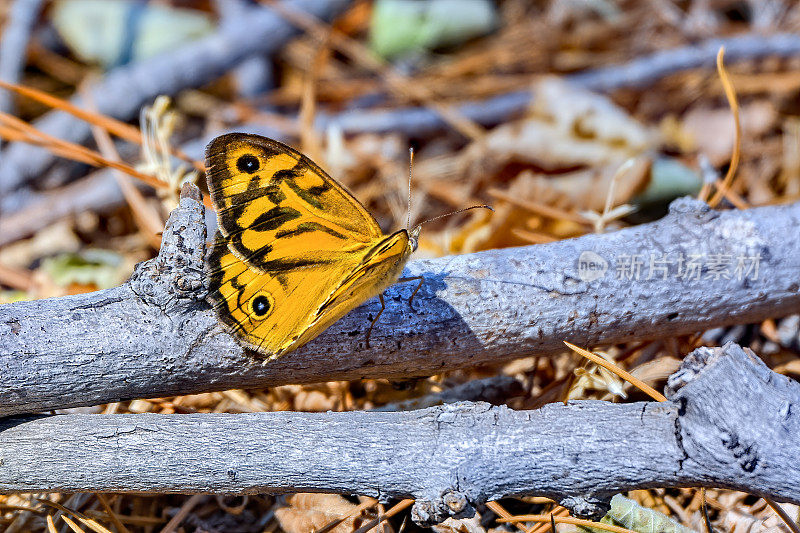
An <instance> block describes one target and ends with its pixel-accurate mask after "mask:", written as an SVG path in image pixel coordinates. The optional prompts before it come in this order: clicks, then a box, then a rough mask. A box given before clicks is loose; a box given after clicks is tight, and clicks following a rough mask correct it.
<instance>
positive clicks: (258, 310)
mask: <svg viewBox="0 0 800 533" xmlns="http://www.w3.org/2000/svg"><path fill="white" fill-rule="evenodd" d="M271 307H272V304H270V301H269V298H267V297H266V296H264V295H262V294H259V295H258V296H256V297H255V298H254V299H253V313H254V314H255V315H256V316H257V317H258V318H262V317H264V316H266V315H267V313H269V310H270V308H271Z"/></svg>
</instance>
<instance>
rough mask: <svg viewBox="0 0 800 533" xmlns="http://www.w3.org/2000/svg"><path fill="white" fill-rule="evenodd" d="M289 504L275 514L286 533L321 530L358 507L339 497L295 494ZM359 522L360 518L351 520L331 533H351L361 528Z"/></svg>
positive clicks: (287, 501) (354, 517)
mask: <svg viewBox="0 0 800 533" xmlns="http://www.w3.org/2000/svg"><path fill="white" fill-rule="evenodd" d="M286 503H287V504H288V505H287V506H286V507H281V508H280V509H277V510H276V511H275V517H276V518H277V519H278V522H279V523H280V525H281V528H282V529H283V530H284V531H286V532H287V533H308V532H309V531H315V530H318V529H322V528H323V527H324V526H326V525H327V524H328V523H329V522H332V521H333V520H338V519H340V518H343V517H345V516H347V515H349V514H350V513H351V512H353V510H354V509H355V508H356V507H357V505H356V504H354V503H351V502H349V501H347V500H346V499H344V498H343V497H341V496H339V495H336V494H305V493H301V494H294V495H292V496H289V497H288V498H286ZM359 521H360V520H359V519H358V517H357V516H351V517H349V518H347V519H345V520H343V521H342V523H341V524H339V525H337V526H336V527H335V528H333V529H332V530H330V531H331V532H332V533H349V532H351V531H353V530H354V529H356V528H357V527H358V524H357V522H359Z"/></svg>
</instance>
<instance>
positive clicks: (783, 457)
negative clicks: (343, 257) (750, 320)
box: [0, 344, 800, 523]
mask: <svg viewBox="0 0 800 533" xmlns="http://www.w3.org/2000/svg"><path fill="white" fill-rule="evenodd" d="M667 394H668V401H667V402H664V403H655V402H639V403H629V404H613V403H608V402H600V401H578V402H570V403H569V405H563V404H560V403H558V404H548V405H546V406H545V407H543V408H542V409H538V410H535V411H513V410H511V409H508V408H506V407H505V406H501V407H492V406H490V405H488V404H485V403H472V402H460V403H456V404H449V405H443V406H438V407H432V408H428V409H423V410H418V411H407V412H363V411H361V412H360V411H350V412H327V413H296V412H294V413H286V412H276V413H248V414H191V415H158V414H135V415H55V416H37V415H33V416H28V417H17V418H6V419H4V420H0V492H17V491H19V492H39V491H60V492H72V491H97V492H106V491H108V492H178V493H194V492H207V493H226V494H232V493H265V492H295V491H302V492H310V491H321V492H342V493H354V494H363V495H369V496H374V497H378V498H381V499H388V498H401V497H402V498H405V497H413V498H415V499H416V500H417V501H416V503H415V507H414V511H413V512H414V516H415V517H416V519H417V521H419V522H422V523H432V522H437V521H440V520H443V519H444V518H446V517H447V516H463V515H469V514H470V513H471V512H472V509H473V508H474V507H475V506H476V505H479V504H481V503H483V502H485V501H488V500H493V499H497V498H501V497H504V496H511V495H526V494H530V495H544V496H548V497H551V498H554V499H556V500H557V501H560V502H561V503H562V504H563V505H565V506H567V507H569V508H570V509H571V510H572V511H573V512H575V513H576V514H579V515H583V516H587V515H588V516H597V515H601V514H602V513H603V512H604V511H605V509H606V506H607V503H608V500H609V499H610V497H611V496H612V495H613V494H616V493H618V492H622V491H626V490H632V489H642V488H649V487H701V486H705V487H724V488H730V489H736V490H742V491H746V492H750V493H752V494H756V495H759V496H768V497H771V498H773V499H776V500H779V501H786V502H793V503H800V463H798V461H797V457H800V384H798V383H796V382H794V381H792V380H790V379H789V378H787V377H785V376H781V375H779V374H775V373H774V372H772V371H771V370H769V369H768V368H767V367H766V366H765V365H764V363H763V362H761V360H760V359H758V357H757V356H755V355H754V354H753V353H752V352H750V351H749V350H743V349H742V348H740V347H739V346H738V345H735V344H728V345H726V346H725V347H724V348H699V349H697V350H695V351H694V352H693V353H692V354H690V355H689V356H688V357H687V358H686V360H685V361H684V363H683V365H682V367H681V369H680V370H679V371H678V372H676V373H675V374H673V376H672V377H671V378H670V380H669V386H668V390H667ZM155 449H157V450H158V453H153V450H155Z"/></svg>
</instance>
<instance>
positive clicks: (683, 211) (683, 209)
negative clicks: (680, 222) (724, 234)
mask: <svg viewBox="0 0 800 533" xmlns="http://www.w3.org/2000/svg"><path fill="white" fill-rule="evenodd" d="M669 214H670V215H673V216H677V217H681V218H686V217H687V216H692V215H693V216H695V217H696V218H699V219H704V220H711V219H713V218H716V217H717V216H719V212H718V211H716V210H714V209H711V207H709V205H708V204H707V203H705V202H703V201H702V200H698V199H697V198H695V197H693V196H682V197H681V198H677V199H676V200H673V201H672V202H671V203H670V204H669Z"/></svg>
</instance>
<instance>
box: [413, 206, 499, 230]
mask: <svg viewBox="0 0 800 533" xmlns="http://www.w3.org/2000/svg"><path fill="white" fill-rule="evenodd" d="M470 209H488V210H489V211H492V212H494V209H492V206H490V205H472V206H469V207H465V208H464V209H459V210H458V211H453V212H452V213H445V214H444V215H439V216H438V217H433V218H429V219H428V220H423V221H422V222H420V223H419V224H417V226H418V227H419V226H422V225H423V224H427V223H428V222H433V221H434V220H439V219H440V218H444V217H449V216H450V215H457V214H459V213H463V212H464V211H469V210H470Z"/></svg>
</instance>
